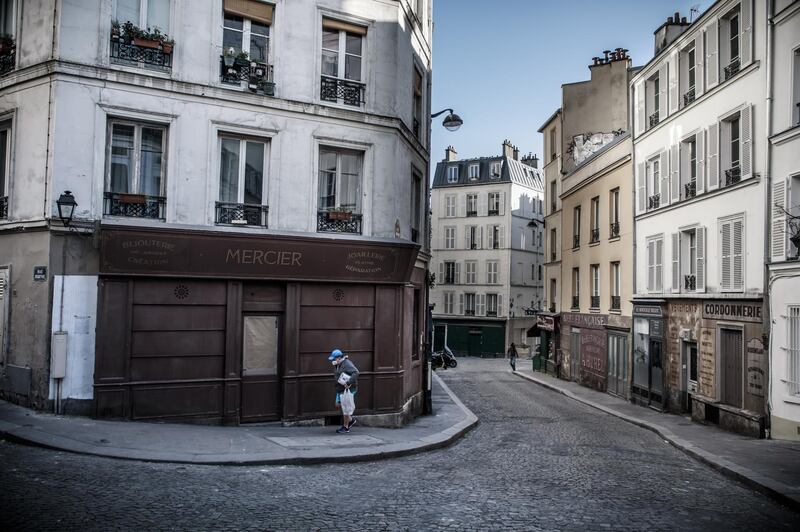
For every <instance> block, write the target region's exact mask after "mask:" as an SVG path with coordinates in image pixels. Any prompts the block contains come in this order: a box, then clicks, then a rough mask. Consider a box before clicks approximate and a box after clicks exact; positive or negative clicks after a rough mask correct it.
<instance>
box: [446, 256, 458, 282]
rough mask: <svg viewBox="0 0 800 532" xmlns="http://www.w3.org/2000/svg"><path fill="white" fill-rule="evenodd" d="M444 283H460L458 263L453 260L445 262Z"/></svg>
mask: <svg viewBox="0 0 800 532" xmlns="http://www.w3.org/2000/svg"><path fill="white" fill-rule="evenodd" d="M444 283H445V284H458V263H456V262H454V261H451V260H449V261H445V262H444Z"/></svg>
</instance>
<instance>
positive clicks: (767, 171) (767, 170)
mask: <svg viewBox="0 0 800 532" xmlns="http://www.w3.org/2000/svg"><path fill="white" fill-rule="evenodd" d="M774 4H775V0H767V52H766V53H767V55H766V67H767V99H766V102H765V103H766V120H764V122H765V127H766V129H765V135H764V147H765V149H764V156H765V160H764V186H765V187H766V190H765V194H764V197H765V198H766V204H765V206H764V207H765V210H764V214H765V218H766V224H764V282H763V284H762V286H763V292H764V298H763V299H764V302H763V304H762V305H763V310H762V312H761V315H762V316H763V317H762V324H761V327H762V335H763V337H764V339H765V340H766V341H765V342H764V347H765V349H766V350H767V371H766V375H767V386H766V388H767V400H766V402H765V405H764V416H765V425H766V426H765V431H766V437H767V438H769V437H770V428H771V427H770V410H771V406H772V404H771V402H772V401H771V400H772V378H771V374H772V347H771V343H772V337H771V335H770V332H771V331H772V317H771V315H770V297H769V287H770V286H771V285H770V283H769V263H770V262H771V260H772V257H771V255H770V252H771V250H770V245H769V244H770V238H769V237H770V227H771V226H772V223H771V221H772V216H771V213H772V164H771V163H772V145H771V144H770V141H769V137H770V135H771V134H772V50H773V41H774V38H775V36H774V33H773V25H774V23H773V20H772V17H773V13H774ZM751 33H752V32H751Z"/></svg>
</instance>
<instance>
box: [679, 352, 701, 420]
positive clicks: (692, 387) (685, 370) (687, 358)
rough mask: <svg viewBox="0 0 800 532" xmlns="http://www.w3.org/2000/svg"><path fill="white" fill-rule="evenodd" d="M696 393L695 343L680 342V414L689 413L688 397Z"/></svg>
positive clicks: (690, 407)
mask: <svg viewBox="0 0 800 532" xmlns="http://www.w3.org/2000/svg"><path fill="white" fill-rule="evenodd" d="M696 391H697V342H681V388H680V402H681V404H680V407H681V412H691V409H692V405H691V399H690V395H691V394H693V393H695V392H696Z"/></svg>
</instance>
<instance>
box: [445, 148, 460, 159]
mask: <svg viewBox="0 0 800 532" xmlns="http://www.w3.org/2000/svg"><path fill="white" fill-rule="evenodd" d="M457 156H458V153H456V149H455V148H454V147H452V146H448V147H447V149H445V150H444V160H445V161H455V160H456V157H457Z"/></svg>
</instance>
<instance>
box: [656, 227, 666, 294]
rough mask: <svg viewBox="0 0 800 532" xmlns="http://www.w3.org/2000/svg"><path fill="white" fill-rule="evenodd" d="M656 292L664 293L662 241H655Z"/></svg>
mask: <svg viewBox="0 0 800 532" xmlns="http://www.w3.org/2000/svg"><path fill="white" fill-rule="evenodd" d="M656 291H657V292H663V291H664V239H663V238H660V239H658V240H656Z"/></svg>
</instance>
